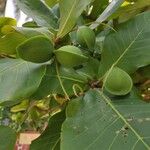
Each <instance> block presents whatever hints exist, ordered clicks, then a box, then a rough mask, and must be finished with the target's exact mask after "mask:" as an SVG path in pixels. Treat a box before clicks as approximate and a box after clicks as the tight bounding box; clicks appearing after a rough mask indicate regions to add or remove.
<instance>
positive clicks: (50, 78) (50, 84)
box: [33, 65, 87, 99]
mask: <svg viewBox="0 0 150 150" xmlns="http://www.w3.org/2000/svg"><path fill="white" fill-rule="evenodd" d="M58 76H59V77H60V80H61V82H62V84H63V86H64V88H65V90H66V92H67V94H68V95H74V93H73V85H74V84H78V85H80V86H81V87H84V86H85V84H86V83H87V78H86V77H84V76H83V75H80V74H78V73H77V72H76V71H75V70H74V69H70V68H69V69H68V68H63V67H60V68H59V75H58V74H57V71H56V67H55V66H54V65H52V66H48V67H47V72H46V74H45V76H44V78H43V80H42V82H41V84H40V86H39V88H38V90H37V91H36V93H35V94H34V95H33V97H35V98H37V99H41V98H43V97H45V96H47V95H49V94H64V91H63V90H62V87H61V83H60V81H59V78H58Z"/></svg>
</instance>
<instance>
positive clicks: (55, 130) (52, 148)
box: [30, 111, 65, 150]
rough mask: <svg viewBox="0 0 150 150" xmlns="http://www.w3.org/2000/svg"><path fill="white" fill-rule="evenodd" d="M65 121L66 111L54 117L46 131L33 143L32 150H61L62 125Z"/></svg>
mask: <svg viewBox="0 0 150 150" xmlns="http://www.w3.org/2000/svg"><path fill="white" fill-rule="evenodd" d="M64 120H65V111H62V112H60V113H58V114H56V115H54V116H52V117H51V118H50V120H49V123H48V127H47V128H46V130H45V131H44V132H43V133H42V135H41V136H40V137H39V138H37V139H36V140H34V141H33V142H32V144H31V146H30V150H59V149H60V133H61V125H62V123H63V122H64Z"/></svg>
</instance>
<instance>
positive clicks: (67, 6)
mask: <svg viewBox="0 0 150 150" xmlns="http://www.w3.org/2000/svg"><path fill="white" fill-rule="evenodd" d="M91 1H92V0H82V1H81V0H60V2H59V5H60V26H59V31H58V35H57V36H58V38H61V37H63V36H65V35H66V34H67V33H68V32H70V30H71V29H72V28H73V26H74V25H75V23H76V21H77V19H78V17H79V16H80V15H81V13H82V12H83V10H84V9H85V7H86V6H87V5H88V4H89V3H90V2H91Z"/></svg>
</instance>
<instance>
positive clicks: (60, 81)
mask: <svg viewBox="0 0 150 150" xmlns="http://www.w3.org/2000/svg"><path fill="white" fill-rule="evenodd" d="M56 73H57V77H58V80H59V83H60V86H61V88H62V90H63V92H64V94H65V96H66V98H67V100H70V98H69V95H68V94H67V92H66V90H65V88H64V86H63V83H62V80H61V78H60V73H59V69H58V63H57V62H56Z"/></svg>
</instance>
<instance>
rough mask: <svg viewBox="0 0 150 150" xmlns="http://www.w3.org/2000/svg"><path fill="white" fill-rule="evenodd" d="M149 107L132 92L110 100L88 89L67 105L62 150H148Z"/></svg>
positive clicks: (149, 144)
mask: <svg viewBox="0 0 150 150" xmlns="http://www.w3.org/2000/svg"><path fill="white" fill-rule="evenodd" d="M149 108H150V105H149V104H147V103H145V102H143V101H141V100H140V99H139V98H138V97H137V96H135V94H134V93H131V95H128V96H127V97H124V98H123V97H120V98H113V101H111V100H110V99H109V98H108V97H107V96H105V95H104V94H103V93H102V92H100V91H97V90H90V91H89V92H87V93H86V94H85V97H84V98H77V99H75V100H72V101H70V102H69V104H68V106H67V111H66V120H65V122H64V123H63V125H62V134H61V139H62V140H61V150H77V149H80V150H85V149H86V150H99V149H102V150H149V149H150V138H149V137H150V132H149V130H150V109H149Z"/></svg>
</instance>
